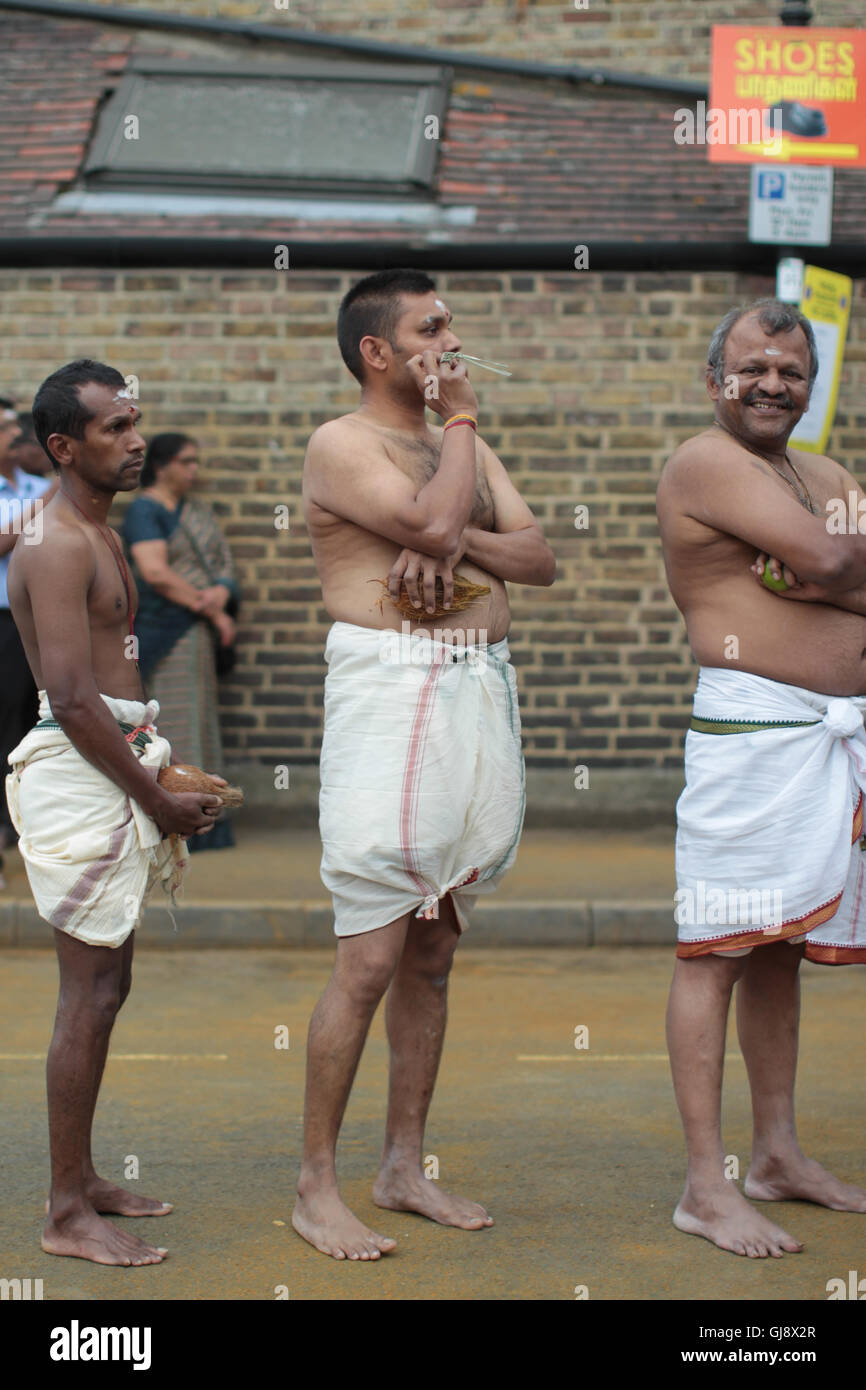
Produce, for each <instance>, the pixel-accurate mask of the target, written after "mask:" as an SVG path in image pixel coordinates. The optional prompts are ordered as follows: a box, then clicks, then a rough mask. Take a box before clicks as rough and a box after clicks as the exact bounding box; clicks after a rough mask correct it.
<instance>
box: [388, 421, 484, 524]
mask: <svg viewBox="0 0 866 1390" xmlns="http://www.w3.org/2000/svg"><path fill="white" fill-rule="evenodd" d="M385 447H386V452H387V455H388V458H389V459H390V460H391V462H392V463H393V464H395V465H396V466H397V467H398V468H399V469H400V470H401V471H402V472H403V473H405V474H406V475H407V477H409V478H411V479H412V481H413V482H414V483H417V485H418V486H419V487H423V486H424V484H425V483H429V481H430V479H431V478H432V477H433V475H434V474H435V472H436V471H437V469H438V467H439V462H440V451H441V446H440V444H439V442H438V441H437V440H435V439H429V440H400V441H399V442H397V441H394V440H389V441H388V443H387V444H386V446H385ZM469 524H470V526H475V527H477V528H478V529H479V530H481V531H492V530H494V528H495V525H496V510H495V507H494V505H493V496H492V494H491V491H490V484H489V483H488V481H487V475H486V473H485V471H484V465H483V463H482V462H481V460H480V459H479V458H478V456H477V452H476V458H475V496H474V499H473V502H472V511H471V513H470V516H469Z"/></svg>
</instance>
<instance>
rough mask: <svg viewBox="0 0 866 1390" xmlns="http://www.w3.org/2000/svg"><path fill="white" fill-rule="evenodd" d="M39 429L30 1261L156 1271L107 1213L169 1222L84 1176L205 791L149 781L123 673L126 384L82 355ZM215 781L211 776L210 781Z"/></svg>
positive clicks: (16, 789)
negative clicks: (44, 935)
mask: <svg viewBox="0 0 866 1390" xmlns="http://www.w3.org/2000/svg"><path fill="white" fill-rule="evenodd" d="M33 415H34V427H35V429H36V433H37V436H38V438H39V442H40V444H41V445H42V446H43V448H44V449H45V451H46V453H47V454H48V455H49V456H50V457H51V459H52V461H53V462H54V466H55V468H56V469H57V470H58V472H59V474H60V488H59V490H58V492H57V494H56V495H55V496H54V498H53V499H52V501H51V502H50V503H49V504H48V506H47V507H46V508H45V510H44V512H43V514H42V525H43V533H42V539H41V541H40V543H39V544H38V545H25V544H22V543H18V544H16V546H15V549H14V551H13V553H12V559H11V562H10V566H9V599H10V604H11V608H12V613H13V616H14V618H15V622H16V625H17V627H18V630H19V632H20V634H21V640H22V642H23V644H24V649H25V651H26V653H27V660H28V662H29V665H30V669H31V671H32V673H33V677H34V680H35V681H36V685H37V688H38V690H39V697H40V705H39V722H38V723H37V724H36V725H35V726H34V728H33V729H31V731H30V733H28V734H27V735H26V736H25V738H24V739H23V740H22V742H21V743H20V744H19V745H18V747H17V748H16V749H13V751H12V753H11V754H10V755H9V761H10V764H11V767H12V770H11V772H10V774H9V776H8V777H7V781H6V787H7V794H8V798H9V806H10V812H11V814H12V816H13V820H14V822H15V824H16V829H17V830H18V832H19V834H20V837H21V838H20V841H19V849H20V851H21V854H22V856H23V858H24V861H25V865H26V868H27V873H28V877H29V879H30V884H31V888H32V890H33V895H34V898H35V899H36V904H37V907H38V909H39V913H40V916H42V917H44V918H45V919H46V920H47V921H49V922H50V923H51V925H52V926H53V927H54V940H55V945H56V949H57V958H58V962H59V966H60V995H59V1000H58V1007H57V1018H56V1021H55V1026H54V1036H53V1038H52V1041H51V1047H50V1049H49V1053H48V1116H49V1132H50V1143H51V1194H50V1199H49V1205H48V1217H47V1221H46V1223H45V1230H44V1233H43V1238H42V1248H43V1249H44V1250H46V1251H47V1252H48V1253H49V1254H53V1255H73V1256H78V1257H79V1258H81V1259H86V1260H92V1261H94V1262H95V1263H96V1264H108V1265H148V1264H159V1263H160V1262H161V1261H162V1259H163V1258H164V1256H165V1254H166V1251H165V1250H164V1248H163V1247H161V1246H153V1245H150V1244H148V1243H147V1242H145V1241H143V1240H140V1239H139V1238H138V1237H137V1236H134V1235H130V1234H129V1233H127V1232H125V1231H121V1230H120V1229H119V1228H118V1227H117V1226H115V1225H114V1224H113V1223H112V1222H109V1221H106V1220H104V1218H103V1215H102V1213H110V1214H114V1215H119V1216H163V1215H165V1214H167V1213H168V1212H169V1211H170V1210H171V1208H170V1207H169V1206H168V1205H167V1204H166V1203H164V1202H158V1201H155V1200H154V1199H152V1198H149V1197H139V1196H137V1195H136V1194H134V1193H132V1192H129V1191H127V1190H125V1189H123V1188H120V1187H117V1186H115V1185H114V1184H113V1183H110V1182H107V1181H105V1180H103V1179H101V1178H100V1177H98V1175H97V1174H96V1172H95V1170H94V1167H93V1162H92V1158H91V1151H90V1135H91V1128H92V1124H93V1112H94V1109H95V1106H96V1100H97V1095H98V1092H99V1086H100V1082H101V1080H102V1072H103V1069H104V1066H105V1059H106V1056H107V1053H108V1044H109V1039H110V1036H111V1030H112V1027H113V1024H114V1019H115V1017H116V1015H117V1011H118V1009H119V1008H120V1006H121V1004H122V1003H123V1001H124V999H125V998H126V995H127V994H128V992H129V988H130V981H131V973H132V954H133V941H134V928H135V926H136V924H137V922H138V918H139V915H140V912H141V908H142V905H143V903H144V901H145V899H146V897H147V894H148V893H149V891H150V889H151V887H152V886H153V885H154V883H155V882H156V881H157V880H159V879H161V880H163V882H164V883H165V884H167V885H168V886H170V887H175V886H177V884H178V883H179V881H180V877H181V875H182V872H183V869H184V868H185V860H186V856H185V853H184V847H183V839H182V838H181V837H188V836H190V835H192V834H197V833H200V832H204V831H206V830H208V829H210V828H211V826H212V824H213V817H214V816H215V815H216V814H217V812H218V811H219V809H220V805H221V802H220V797H219V796H218V795H216V794H214V793H212V792H207V793H203V792H201V791H190V792H184V793H182V794H179V795H172V794H171V793H169V792H168V791H165V790H163V788H162V787H161V786H160V785H159V784H158V782H157V776H158V774H159V771H160V769H161V768H163V767H165V766H166V764H167V763H168V762H169V758H170V752H171V750H170V748H169V745H168V743H167V742H166V740H165V739H163V738H160V737H159V735H158V734H157V732H156V728H155V721H156V716H157V714H158V706H157V705H156V703H155V702H151V703H150V704H148V705H146V704H145V703H144V695H143V691H142V687H141V681H140V679H139V675H138V668H137V665H136V662H135V643H134V634H133V618H134V614H135V607H136V602H137V595H136V592H135V587H134V582H133V580H132V577H131V575H130V574H129V573H128V570H127V567H126V564H125V562H124V559H123V554H122V550H121V545H120V541H119V539H118V537H117V535H116V533H115V532H114V531H112V530H111V529H110V528H109V527H108V526H107V525H106V524H105V523H106V516H107V514H108V509H109V507H110V505H111V502H112V500H113V498H114V495H115V493H117V492H130V491H132V490H133V489H134V488H135V487H137V486H138V478H139V474H140V471H141V466H142V463H143V461H144V440H143V439H142V438H141V435H140V434H139V433H138V421H139V419H140V412H139V410H138V407H137V405H136V404H135V403H134V402H133V401H131V400H130V399H129V397H128V393H127V392H126V388H125V383H124V378H123V377H122V376H121V374H120V373H119V372H117V371H115V370H114V369H113V368H111V367H107V366H105V365H103V364H102V363H98V362H91V361H89V360H87V359H82V360H80V361H78V362H72V363H69V364H68V365H67V366H66V367H61V368H60V369H59V370H58V371H56V372H54V373H53V374H52V375H51V376H50V377H48V378H47V380H46V381H44V382H43V384H42V386H41V387H40V388H39V391H38V393H37V395H36V400H35V401H34V405H33ZM217 780H218V781H219V782H220V783H221V782H222V779H221V778H220V779H217Z"/></svg>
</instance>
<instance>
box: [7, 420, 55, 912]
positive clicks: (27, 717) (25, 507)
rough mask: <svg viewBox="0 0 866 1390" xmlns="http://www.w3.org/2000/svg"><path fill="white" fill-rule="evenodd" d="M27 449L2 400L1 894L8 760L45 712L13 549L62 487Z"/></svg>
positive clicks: (10, 833) (12, 839) (11, 833)
mask: <svg viewBox="0 0 866 1390" xmlns="http://www.w3.org/2000/svg"><path fill="white" fill-rule="evenodd" d="M31 433H32V429H31ZM24 445H25V432H24V431H22V429H21V423H20V421H19V417H18V413H17V411H16V409H15V406H14V404H13V402H12V401H11V400H9V399H7V397H5V396H0V673H2V679H0V889H2V888H4V887H5V886H6V885H5V882H4V879H3V850H4V849H8V848H9V847H10V846H11V845H14V844H15V843H16V842H17V839H18V837H17V835H16V834H15V830H14V827H13V825H12V822H11V820H10V819H9V810H8V807H7V805H6V793H5V790H4V787H5V780H6V773H7V772H8V771H9V767H8V764H7V758H8V756H9V754H10V753H11V751H12V749H13V748H16V747H17V746H18V744H19V743H20V742H21V740H22V738H23V737H24V735H25V734H26V733H27V731H28V729H30V728H32V726H33V725H34V724H35V723H36V716H37V713H38V709H39V701H38V699H37V695H36V686H35V685H34V684H33V677H32V676H31V674H30V667H29V666H28V665H27V657H26V656H25V655H24V648H23V647H22V645H21V638H20V637H19V636H18V629H17V627H16V626H15V623H14V621H13V618H12V613H11V611H10V609H9V596H8V594H7V591H6V572H7V570H8V568H9V556H10V554H11V553H12V547H13V546H14V544H15V542H16V540H17V539H18V537H19V535H20V534H21V531H22V527H23V526H25V525H29V528H30V530H31V531H32V530H33V526H34V525H35V524H36V522H35V513H34V510H33V504H34V501H35V499H36V498H37V497H41V498H42V500H43V502H47V501H49V500H50V499H51V498H52V497H53V496H54V494H55V492H56V491H57V487H58V480H57V479H53V480H50V479H48V478H45V477H34V476H33V474H32V473H31V472H30V469H31V467H32V462H31V460H30V457H29V454H26V453H25V448H24ZM36 447H37V449H38V452H39V454H40V455H41V456H42V457H43V458H44V460H45V465H46V469H47V467H48V464H49V460H48V458H47V457H46V456H45V455H44V453H43V451H42V449H41V448H40V447H39V445H38V444H37V446H36ZM34 534H35V532H34Z"/></svg>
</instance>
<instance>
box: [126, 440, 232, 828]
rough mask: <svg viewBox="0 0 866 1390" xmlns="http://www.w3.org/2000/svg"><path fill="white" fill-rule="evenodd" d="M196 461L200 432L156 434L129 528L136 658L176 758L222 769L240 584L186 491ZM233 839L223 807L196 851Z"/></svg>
mask: <svg viewBox="0 0 866 1390" xmlns="http://www.w3.org/2000/svg"><path fill="white" fill-rule="evenodd" d="M197 471H198V452H197V449H196V445H195V441H194V440H193V439H190V437H189V436H188V435H185V434H158V435H156V436H155V437H154V438H153V439H152V440H151V441H150V444H149V445H148V448H147V454H146V455H145V463H144V468H143V469H142V473H141V485H142V491H141V493H140V495H139V496H138V497H137V498H136V499H135V501H134V502H132V504H131V505H130V507H129V508H128V510H127V512H126V516H125V517H124V520H123V526H122V533H123V538H124V541H125V542H126V548H127V551H128V553H129V558H130V561H131V563H132V566H133V570H134V573H135V579H136V583H137V585H138V593H139V604H138V613H137V614H136V618H135V635H136V637H137V638H138V662H139V667H140V670H141V678H142V681H143V683H144V686H145V689H146V691H147V696H148V698H149V699H152V700H158V701H159V729H160V733H162V734H164V735H165V737H166V738H167V739H168V740H169V742H170V743H171V746H172V752H173V755H174V757H175V758H176V759H177V761H178V762H183V763H192V764H194V766H196V767H200V768H204V770H205V771H207V772H220V771H221V770H222V757H223V754H222V740H221V738H220V727H219V710H218V692H217V674H218V673H223V672H225V671H227V670H230V669H231V666H232V665H233V664H234V641H235V623H234V617H235V614H236V613H237V609H238V603H239V601H240V593H239V590H238V586H237V584H236V582H235V579H234V573H233V566H232V558H231V552H230V551H229V548H228V546H227V545H226V542H225V541H224V540H223V538H222V536H221V534H220V530H219V526H218V524H217V520H216V518H215V516H214V514H213V512H212V511H211V510H210V508H209V507H206V506H205V505H204V503H202V502H199V501H198V500H197V499H196V498H193V497H191V496H190V495H189V494H190V492H191V489H192V487H193V484H194V483H195V480H196V474H197ZM233 844H234V835H233V833H232V827H231V822H230V821H229V820H228V819H227V818H226V816H225V812H223V815H222V817H221V819H220V820H219V821H218V822H217V824H216V825H215V826H214V828H213V830H209V831H208V833H207V834H206V835H193V836H192V837H191V839H190V840H189V841H188V849H189V850H190V851H198V850H203V849H223V848H225V847H226V846H228V845H233Z"/></svg>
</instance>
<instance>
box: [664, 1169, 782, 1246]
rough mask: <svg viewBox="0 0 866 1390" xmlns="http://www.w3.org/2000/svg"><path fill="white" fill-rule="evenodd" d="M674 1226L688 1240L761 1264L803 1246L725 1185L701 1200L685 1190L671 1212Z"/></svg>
mask: <svg viewBox="0 0 866 1390" xmlns="http://www.w3.org/2000/svg"><path fill="white" fill-rule="evenodd" d="M673 1221H674V1225H675V1226H676V1228H677V1230H678V1231H685V1233H686V1235H689V1236H703V1237H704V1238H705V1240H709V1241H712V1243H713V1245H717V1246H718V1247H719V1249H720V1250H730V1251H731V1253H732V1254H734V1255H748V1256H749V1257H750V1259H753V1260H761V1259H765V1258H766V1256H767V1255H772V1256H773V1257H774V1258H775V1259H779V1258H781V1256H782V1255H784V1254H785V1252H786V1251H788V1252H789V1253H790V1254H792V1255H794V1254H799V1252H800V1251H801V1250H802V1249H803V1246H802V1244H801V1242H800V1241H799V1240H794V1238H793V1236H789V1235H788V1233H787V1231H783V1230H782V1229H781V1227H780V1226H774V1225H773V1223H772V1221H768V1220H767V1218H766V1217H765V1216H762V1215H761V1213H760V1212H758V1211H755V1209H754V1207H750V1206H749V1204H748V1202H747V1201H746V1199H745V1197H744V1196H743V1195H742V1193H741V1192H740V1189H739V1188H738V1187H735V1186H734V1184H733V1183H731V1182H729V1183H726V1184H725V1186H724V1187H717V1188H714V1189H713V1190H712V1192H709V1193H707V1194H706V1195H704V1196H703V1197H700V1198H699V1197H697V1196H696V1195H694V1194H693V1193H692V1192H690V1191H689V1189H688V1188H686V1190H685V1192H684V1193H683V1195H682V1198H681V1199H680V1204H679V1206H678V1207H677V1209H676V1211H675V1212H674V1216H673Z"/></svg>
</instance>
